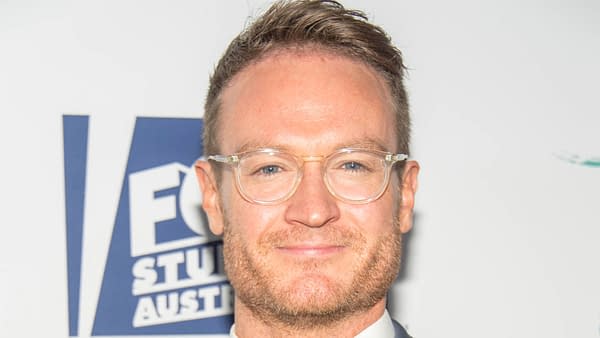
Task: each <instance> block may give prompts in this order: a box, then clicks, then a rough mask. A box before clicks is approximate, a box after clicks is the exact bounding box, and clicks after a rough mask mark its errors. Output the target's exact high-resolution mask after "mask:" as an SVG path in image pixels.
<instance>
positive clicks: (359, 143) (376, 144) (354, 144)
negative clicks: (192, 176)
mask: <svg viewBox="0 0 600 338" xmlns="http://www.w3.org/2000/svg"><path fill="white" fill-rule="evenodd" d="M264 148H269V149H277V150H281V151H285V152H291V153H293V152H294V150H293V149H292V147H290V145H286V144H281V143H271V142H268V141H266V142H265V141H260V142H256V141H249V142H246V143H244V144H242V145H241V146H240V147H239V148H238V149H237V150H236V151H235V153H236V154H239V153H245V152H248V151H253V150H258V149H264ZM342 148H359V149H366V150H379V151H385V152H390V150H389V149H387V147H385V146H384V145H383V140H381V139H378V138H372V137H363V138H356V139H352V140H350V141H346V142H340V143H337V144H335V145H334V147H333V149H334V150H333V151H335V150H338V149H342ZM302 155H320V154H302Z"/></svg>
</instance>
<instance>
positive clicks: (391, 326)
mask: <svg viewBox="0 0 600 338" xmlns="http://www.w3.org/2000/svg"><path fill="white" fill-rule="evenodd" d="M403 71H404V66H403V64H402V58H401V55H400V52H399V51H398V50H397V49H396V48H394V47H393V46H392V45H391V42H390V40H389V38H388V37H387V36H386V34H385V33H384V32H383V31H382V30H381V29H380V28H378V27H376V26H374V25H372V24H370V23H368V22H367V19H366V17H364V15H363V14H362V13H361V12H357V11H350V10H346V9H344V8H343V7H342V5H340V4H339V3H337V2H334V1H294V2H278V3H276V4H274V5H273V6H272V7H271V8H270V9H269V10H268V11H267V12H266V13H265V14H263V15H262V16H261V17H260V18H258V19H257V20H256V21H255V22H254V23H253V24H252V25H251V26H250V27H248V28H247V29H246V30H245V31H244V32H242V33H241V34H240V35H239V36H238V37H236V38H235V39H234V40H233V41H232V43H231V45H230V46H229V47H228V49H227V51H226V52H225V54H224V56H223V57H222V58H221V60H220V62H219V63H218V65H217V67H216V70H215V73H214V75H213V76H212V78H211V83H210V89H209V92H208V96H207V102H206V107H205V108H206V110H205V116H204V118H205V134H204V146H205V154H208V155H209V156H208V157H207V159H208V161H199V162H198V163H197V165H196V170H197V175H198V179H199V182H200V186H201V190H202V194H203V208H204V210H205V211H206V214H207V216H208V219H209V224H210V228H211V230H212V231H213V232H214V233H216V234H223V241H224V257H225V270H226V273H227V276H228V278H229V279H230V281H231V284H232V285H233V288H234V290H235V325H234V327H232V329H231V336H233V337H242V338H244V337H354V336H358V337H408V335H407V334H406V333H405V331H404V329H402V328H401V327H400V325H399V324H397V323H396V322H395V321H393V320H392V319H391V318H390V317H389V314H388V312H387V310H386V308H385V306H386V293H387V290H388V289H389V288H390V286H391V285H392V283H393V281H394V279H395V278H396V275H397V273H398V270H399V266H400V254H401V239H402V234H403V233H406V232H407V231H409V230H410V228H411V226H412V209H413V201H414V195H415V191H416V186H417V173H418V171H419V166H418V164H417V163H416V162H414V161H408V160H407V155H406V154H408V138H409V127H408V125H409V121H408V104H407V99H406V93H405V91H404V86H403Z"/></svg>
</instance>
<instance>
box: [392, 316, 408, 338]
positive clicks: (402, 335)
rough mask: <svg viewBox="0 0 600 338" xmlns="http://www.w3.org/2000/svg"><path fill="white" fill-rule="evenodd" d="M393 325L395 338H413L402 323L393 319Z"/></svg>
mask: <svg viewBox="0 0 600 338" xmlns="http://www.w3.org/2000/svg"><path fill="white" fill-rule="evenodd" d="M392 323H393V324H394V338H411V337H410V336H409V335H408V333H406V330H404V328H403V327H402V325H400V323H398V322H397V321H395V320H394V319H392Z"/></svg>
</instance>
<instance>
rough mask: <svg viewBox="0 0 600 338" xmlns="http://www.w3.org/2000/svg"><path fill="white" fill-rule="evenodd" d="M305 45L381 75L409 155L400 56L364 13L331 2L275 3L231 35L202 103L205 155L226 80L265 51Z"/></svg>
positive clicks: (212, 149) (213, 142) (211, 150)
mask: <svg viewBox="0 0 600 338" xmlns="http://www.w3.org/2000/svg"><path fill="white" fill-rule="evenodd" d="M304 46H317V47H319V48H322V49H323V50H325V51H330V52H333V53H336V54H339V55H342V56H346V57H349V58H352V59H356V60H360V61H362V62H364V63H365V64H367V65H369V66H371V67H373V68H374V69H375V70H376V71H377V72H378V73H379V74H380V75H381V76H382V77H383V78H384V80H385V81H386V83H387V84H388V86H389V89H390V92H391V96H392V101H393V105H394V110H395V113H396V114H395V115H396V133H397V139H398V142H397V146H398V151H399V152H402V153H406V154H408V152H409V149H408V148H409V138H410V121H409V114H408V99H407V95H406V91H405V89H404V84H403V79H404V72H405V67H404V64H403V62H402V55H401V53H400V51H399V50H398V49H397V48H396V47H394V46H393V45H392V42H391V39H390V37H389V36H388V35H387V34H386V33H385V31H383V29H381V28H380V27H378V26H375V25H373V24H371V23H369V22H368V19H367V16H366V15H365V14H364V13H363V12H360V11H355V10H348V9H345V8H344V6H342V5H341V4H340V3H338V2H337V1H331V0H321V1H318V0H317V1H315V0H299V1H278V2H276V3H275V4H273V5H272V6H271V7H270V8H269V9H268V10H267V11H266V12H265V13H264V14H263V15H261V16H260V17H259V18H258V19H257V20H256V21H254V22H253V23H252V24H251V25H250V26H249V27H247V28H246V29H245V30H244V31H243V32H241V33H240V34H239V35H238V36H237V37H236V38H235V39H233V41H232V42H231V44H230V45H229V47H228V48H227V50H226V51H225V53H224V54H223V56H222V57H221V59H220V60H219V63H218V64H217V66H216V68H215V71H214V73H213V75H212V76H211V78H210V87H209V90H208V94H207V97H206V104H205V107H204V109H205V111H204V135H203V144H204V153H205V154H206V155H209V154H211V155H212V154H215V153H218V152H219V145H218V142H217V136H218V135H217V127H218V126H217V124H218V114H219V109H220V98H219V96H220V94H221V92H222V91H223V89H224V88H225V86H227V84H228V83H229V81H231V79H232V78H233V77H234V76H235V75H236V74H238V73H239V72H240V71H241V70H242V69H244V68H245V67H247V66H249V65H250V64H251V63H252V62H256V61H258V60H260V58H261V57H263V56H265V55H266V54H267V53H268V52H271V51H274V50H277V49H282V48H290V47H299V48H302V47H304Z"/></svg>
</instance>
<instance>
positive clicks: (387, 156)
mask: <svg viewBox="0 0 600 338" xmlns="http://www.w3.org/2000/svg"><path fill="white" fill-rule="evenodd" d="M356 153H358V154H366V155H369V156H374V157H377V158H378V159H379V160H381V161H382V162H381V163H382V164H383V167H382V168H381V169H382V170H383V172H382V173H381V174H383V175H382V177H381V178H382V179H381V180H378V181H379V183H380V186H379V187H377V188H373V192H372V193H370V194H369V195H368V196H362V197H361V198H349V197H347V196H344V195H343V194H340V193H339V192H337V191H336V188H335V185H334V184H332V182H331V180H330V178H329V174H328V173H329V172H330V170H329V169H330V167H329V163H331V162H332V160H334V159H336V158H338V157H342V156H344V155H348V154H356ZM262 154H266V155H270V156H273V157H274V158H276V157H281V158H284V157H285V158H286V159H293V162H294V164H295V166H294V167H292V168H291V169H292V170H291V171H292V172H293V171H295V178H293V184H290V185H289V188H287V187H286V190H287V189H289V190H288V191H287V192H286V193H282V194H281V196H275V198H273V199H266V198H256V196H252V194H249V193H248V191H247V190H246V189H245V187H244V184H243V183H242V181H243V179H242V170H241V168H240V164H241V163H242V162H243V161H244V160H245V159H247V158H251V157H252V156H257V155H262ZM207 159H208V160H212V161H215V162H219V163H224V164H228V165H230V166H231V167H232V168H233V170H234V175H235V185H236V188H237V190H238V191H239V193H240V195H241V196H242V197H243V198H244V199H245V200H247V201H248V202H251V203H255V204H259V205H275V204H279V203H282V202H284V201H285V200H287V199H289V198H290V197H291V196H293V195H294V193H295V192H296V190H297V188H298V186H299V185H300V182H301V180H302V176H303V172H304V170H303V167H304V163H306V162H322V166H321V169H322V173H323V181H324V182H325V186H326V187H327V190H328V191H329V193H330V194H331V195H332V196H334V197H335V198H337V199H338V200H340V201H343V202H346V203H349V204H366V203H369V202H372V201H375V200H377V199H379V197H381V195H382V194H383V193H384V192H385V190H386V189H387V186H388V184H389V181H390V172H391V169H392V167H393V166H394V164H396V163H397V162H401V161H405V160H407V159H408V155H406V154H393V153H390V152H386V151H380V150H373V149H361V148H342V149H339V150H337V151H335V152H333V153H331V154H329V155H327V156H297V155H293V154H290V153H288V152H285V151H281V150H278V149H273V148H259V149H256V150H251V151H247V152H241V153H236V154H232V155H210V156H208V158H207ZM270 163H271V162H269V163H267V164H266V166H272V164H270ZM274 163H276V162H274ZM347 163H351V164H354V162H353V161H351V162H345V163H343V164H344V165H345V164H347ZM261 168H262V167H261Z"/></svg>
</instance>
